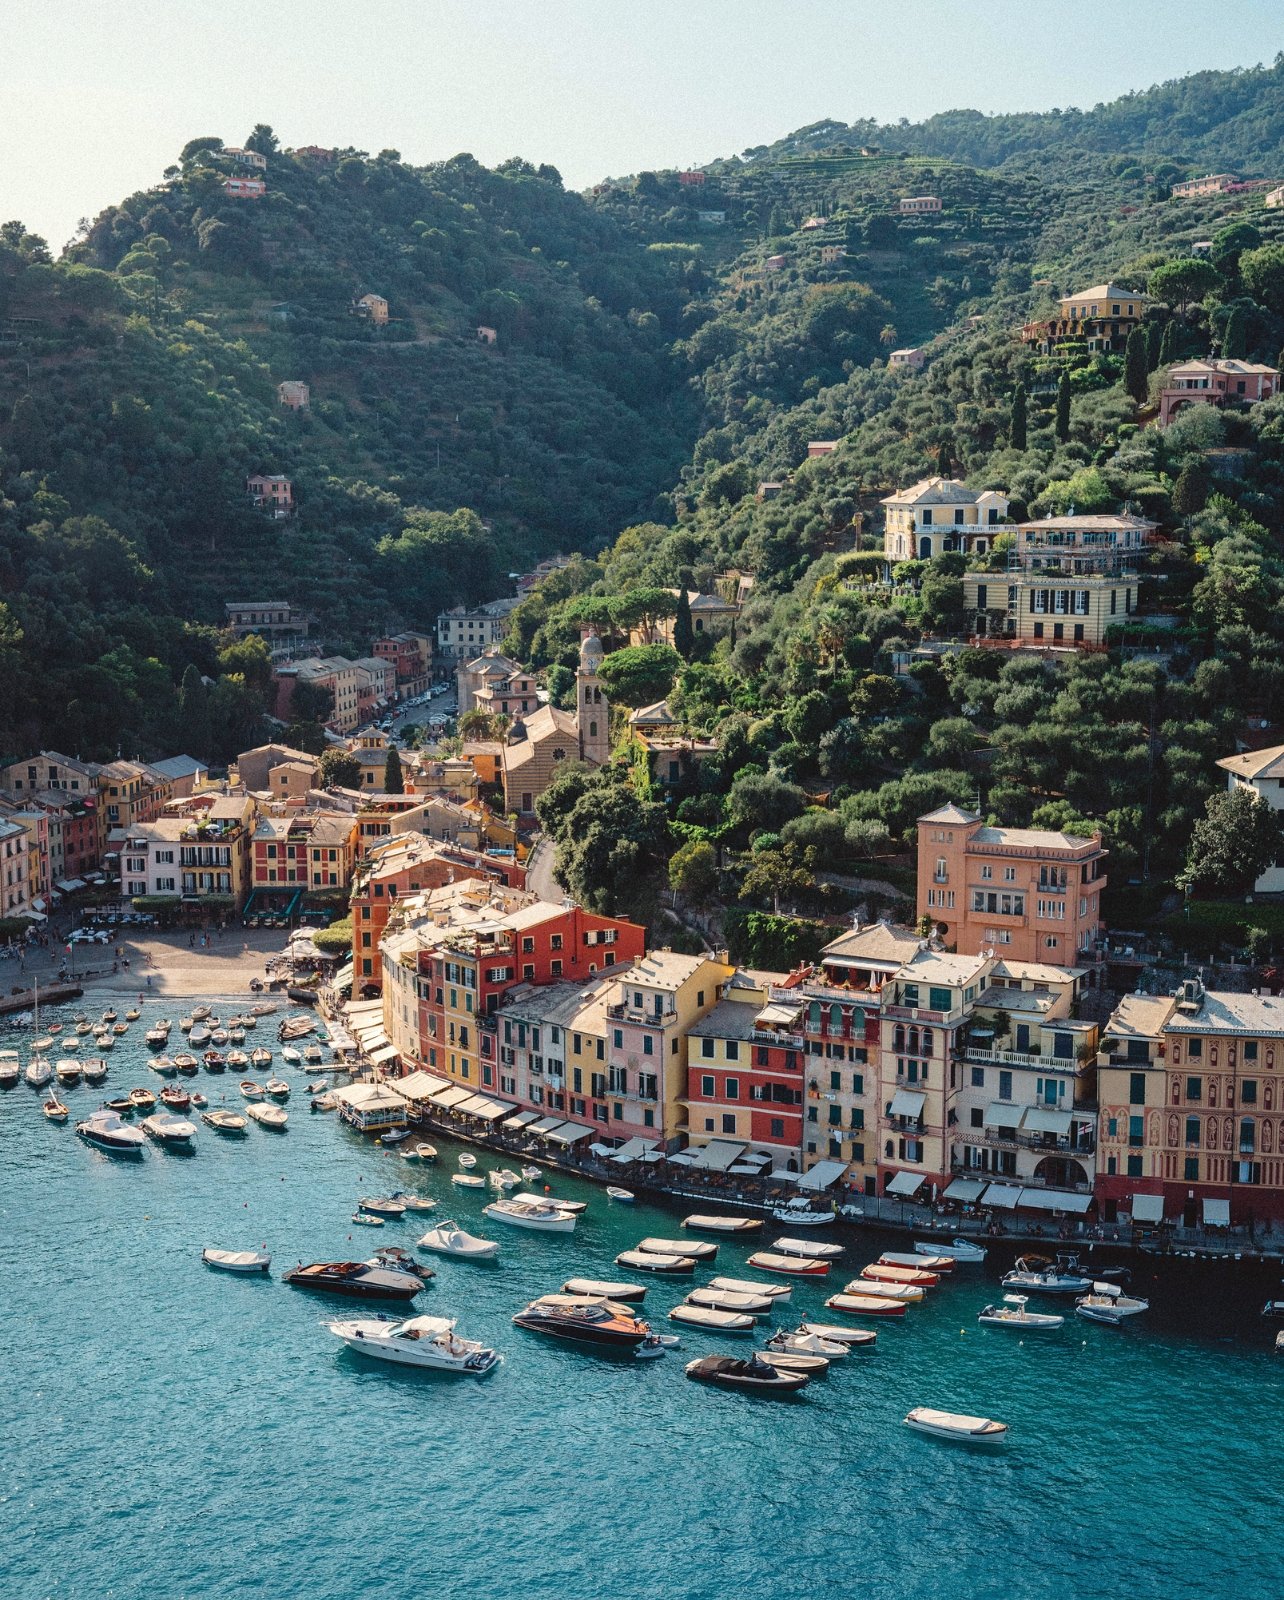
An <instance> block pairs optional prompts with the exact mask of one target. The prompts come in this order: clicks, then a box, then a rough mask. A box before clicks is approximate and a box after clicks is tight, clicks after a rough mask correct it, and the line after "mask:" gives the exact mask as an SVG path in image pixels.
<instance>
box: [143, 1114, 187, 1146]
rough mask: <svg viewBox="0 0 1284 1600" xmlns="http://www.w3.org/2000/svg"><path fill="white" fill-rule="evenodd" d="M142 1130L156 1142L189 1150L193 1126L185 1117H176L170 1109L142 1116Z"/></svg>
mask: <svg viewBox="0 0 1284 1600" xmlns="http://www.w3.org/2000/svg"><path fill="white" fill-rule="evenodd" d="M140 1126H141V1128H142V1130H143V1132H144V1133H145V1134H146V1135H147V1137H148V1138H149V1139H154V1140H155V1142H156V1143H157V1144H164V1145H171V1146H178V1147H181V1148H183V1149H187V1150H190V1149H191V1146H192V1135H193V1134H194V1133H195V1132H196V1129H195V1127H194V1126H193V1125H192V1124H191V1123H190V1122H189V1121H188V1120H187V1118H186V1117H176V1116H175V1115H174V1113H173V1112H172V1111H157V1112H155V1113H154V1114H153V1115H152V1116H150V1117H144V1118H143V1120H142V1122H141V1124H140Z"/></svg>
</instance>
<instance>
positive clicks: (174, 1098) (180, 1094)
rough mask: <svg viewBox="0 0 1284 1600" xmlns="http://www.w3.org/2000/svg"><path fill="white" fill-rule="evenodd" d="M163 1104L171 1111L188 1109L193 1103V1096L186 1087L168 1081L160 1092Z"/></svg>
mask: <svg viewBox="0 0 1284 1600" xmlns="http://www.w3.org/2000/svg"><path fill="white" fill-rule="evenodd" d="M160 1097H161V1104H162V1105H163V1106H167V1107H168V1108H169V1109H170V1110H171V1111H186V1110H187V1108H188V1107H189V1106H190V1105H191V1103H192V1097H191V1095H190V1094H188V1092H187V1090H186V1089H180V1088H179V1087H178V1085H177V1084H175V1083H167V1084H166V1085H165V1087H164V1088H163V1089H162V1090H161V1092H160Z"/></svg>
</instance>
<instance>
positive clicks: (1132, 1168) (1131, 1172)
mask: <svg viewBox="0 0 1284 1600" xmlns="http://www.w3.org/2000/svg"><path fill="white" fill-rule="evenodd" d="M1127 1165H1128V1176H1129V1177H1130V1178H1140V1177H1141V1176H1142V1175H1143V1174H1142V1170H1141V1169H1142V1162H1141V1157H1140V1156H1129V1157H1128V1163H1127Z"/></svg>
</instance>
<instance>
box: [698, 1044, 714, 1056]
mask: <svg viewBox="0 0 1284 1600" xmlns="http://www.w3.org/2000/svg"><path fill="white" fill-rule="evenodd" d="M700 1054H701V1055H702V1056H704V1057H705V1058H706V1060H712V1058H713V1040H712V1039H701V1041H700Z"/></svg>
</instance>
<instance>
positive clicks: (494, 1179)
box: [486, 1167, 522, 1189]
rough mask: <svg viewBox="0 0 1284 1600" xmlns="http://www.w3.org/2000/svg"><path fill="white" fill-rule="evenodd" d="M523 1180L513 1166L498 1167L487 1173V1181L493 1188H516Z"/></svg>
mask: <svg viewBox="0 0 1284 1600" xmlns="http://www.w3.org/2000/svg"><path fill="white" fill-rule="evenodd" d="M521 1181H522V1180H521V1178H520V1177H519V1176H518V1174H517V1173H516V1172H514V1171H513V1169H512V1168H511V1167H498V1168H496V1169H495V1170H494V1171H492V1172H488V1173H487V1174H486V1182H487V1183H489V1184H490V1186H491V1188H492V1189H515V1188H516V1187H517V1185H518V1184H519V1183H520V1182H521Z"/></svg>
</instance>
